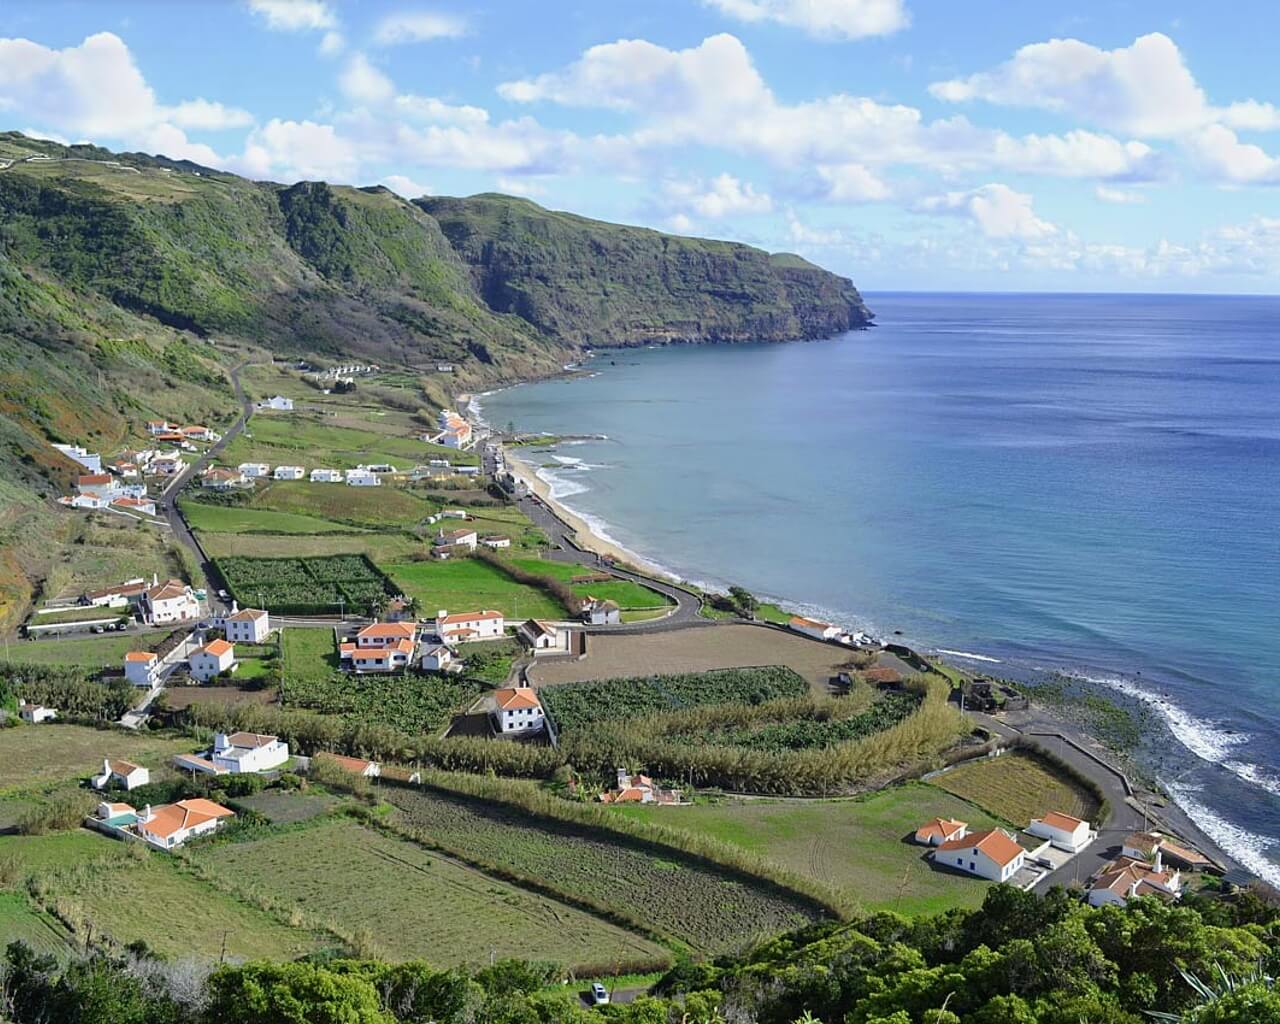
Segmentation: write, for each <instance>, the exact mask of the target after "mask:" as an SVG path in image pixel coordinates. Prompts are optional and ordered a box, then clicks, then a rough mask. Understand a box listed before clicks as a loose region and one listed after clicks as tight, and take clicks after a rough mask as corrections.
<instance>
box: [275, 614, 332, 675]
mask: <svg viewBox="0 0 1280 1024" xmlns="http://www.w3.org/2000/svg"><path fill="white" fill-rule="evenodd" d="M280 639H281V644H282V650H281V657H282V658H283V659H284V678H285V685H286V686H288V684H289V683H290V682H291V681H295V680H298V681H306V680H312V679H327V678H328V677H329V676H331V675H332V674H333V673H334V672H336V671H338V668H339V661H338V648H337V645H336V644H335V643H334V640H333V630H332V629H327V628H326V629H310V628H307V627H304V626H287V627H285V628H284V629H283V630H281V631H280Z"/></svg>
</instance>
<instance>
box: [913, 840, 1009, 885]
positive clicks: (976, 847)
mask: <svg viewBox="0 0 1280 1024" xmlns="http://www.w3.org/2000/svg"><path fill="white" fill-rule="evenodd" d="M1026 857H1027V852H1026V850H1024V849H1023V848H1022V847H1021V846H1019V845H1018V843H1017V841H1016V840H1014V838H1013V837H1012V836H1010V835H1009V833H1007V832H1005V831H1004V830H1003V829H999V828H992V829H986V830H985V831H982V832H970V833H967V834H965V835H962V836H957V837H956V838H955V839H948V840H946V841H945V842H942V843H939V844H938V847H937V849H935V850H934V852H933V859H934V862H935V863H938V864H945V865H946V866H947V867H949V868H956V869H957V870H959V871H964V872H967V873H968V874H970V875H977V876H978V877H979V878H986V879H989V880H990V881H992V882H1007V881H1008V880H1009V879H1010V878H1012V877H1013V876H1014V875H1015V874H1017V873H1018V871H1019V870H1020V869H1021V868H1022V866H1023V864H1024V863H1025V862H1026Z"/></svg>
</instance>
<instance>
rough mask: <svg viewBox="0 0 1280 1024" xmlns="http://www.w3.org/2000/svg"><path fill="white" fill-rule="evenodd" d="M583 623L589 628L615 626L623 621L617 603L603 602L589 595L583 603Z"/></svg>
mask: <svg viewBox="0 0 1280 1024" xmlns="http://www.w3.org/2000/svg"><path fill="white" fill-rule="evenodd" d="M582 621H583V622H585V623H587V625H589V626H613V625H616V624H617V623H619V622H621V621H622V609H621V608H619V607H618V602H617V601H607V600H606V601H602V600H600V599H599V598H597V597H591V596H590V595H587V598H586V600H584V601H583V602H582Z"/></svg>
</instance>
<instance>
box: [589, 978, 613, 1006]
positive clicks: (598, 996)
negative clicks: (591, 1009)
mask: <svg viewBox="0 0 1280 1024" xmlns="http://www.w3.org/2000/svg"><path fill="white" fill-rule="evenodd" d="M591 1005H592V1006H608V1005H609V990H608V989H607V988H605V987H604V986H603V985H601V984H600V982H598V981H597V982H594V983H593V984H592V986H591Z"/></svg>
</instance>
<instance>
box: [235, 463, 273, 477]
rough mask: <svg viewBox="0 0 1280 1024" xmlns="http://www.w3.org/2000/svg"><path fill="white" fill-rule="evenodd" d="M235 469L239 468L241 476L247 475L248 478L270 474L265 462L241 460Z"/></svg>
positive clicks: (269, 468)
mask: <svg viewBox="0 0 1280 1024" xmlns="http://www.w3.org/2000/svg"><path fill="white" fill-rule="evenodd" d="M236 469H238V470H240V475H241V476H247V477H249V478H250V479H252V478H254V477H260V476H269V475H270V474H271V467H270V466H268V465H267V464H266V463H265V462H242V463H240V465H238V466H237V467H236Z"/></svg>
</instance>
